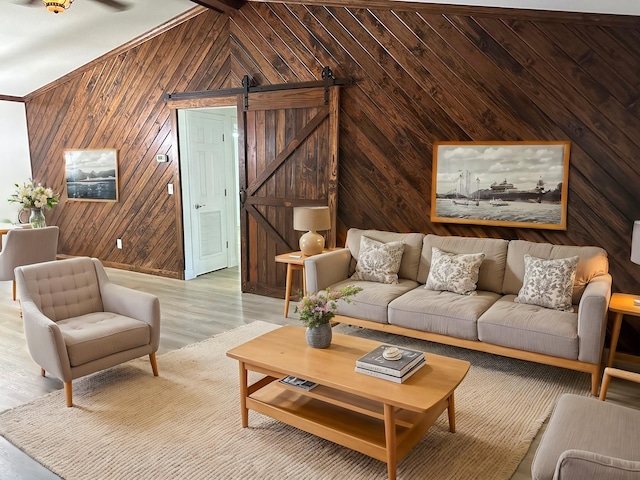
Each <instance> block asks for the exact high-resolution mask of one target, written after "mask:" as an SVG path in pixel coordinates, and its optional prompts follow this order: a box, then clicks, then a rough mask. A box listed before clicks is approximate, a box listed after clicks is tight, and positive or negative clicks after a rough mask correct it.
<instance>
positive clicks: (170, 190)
mask: <svg viewBox="0 0 640 480" xmlns="http://www.w3.org/2000/svg"><path fill="white" fill-rule="evenodd" d="M167 190H169V195H173V183H169V184H167Z"/></svg>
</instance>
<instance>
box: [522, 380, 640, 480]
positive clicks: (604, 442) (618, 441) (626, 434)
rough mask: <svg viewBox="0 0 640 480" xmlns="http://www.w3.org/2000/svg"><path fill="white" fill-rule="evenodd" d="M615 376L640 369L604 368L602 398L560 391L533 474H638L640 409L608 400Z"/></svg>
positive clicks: (630, 477)
mask: <svg viewBox="0 0 640 480" xmlns="http://www.w3.org/2000/svg"><path fill="white" fill-rule="evenodd" d="M611 377H617V378H621V379H624V380H630V381H633V382H637V383H640V374H638V373H635V372H627V371H624V370H619V369H617V368H609V367H608V368H605V370H604V377H603V379H602V389H601V391H600V400H602V401H599V400H596V399H594V398H587V397H581V396H578V395H572V394H565V395H563V396H562V397H560V400H558V403H557V405H556V408H555V409H554V411H553V415H552V416H551V419H550V420H549V425H548V426H547V429H546V431H545V432H544V435H543V436H542V439H541V441H540V445H539V446H538V449H537V450H536V454H535V457H534V459H533V464H532V465H531V478H532V480H551V479H553V480H584V479H592V478H593V479H598V480H638V479H639V478H640V448H638V442H639V441H640V410H635V409H633V408H628V407H624V406H621V405H616V404H613V403H609V402H604V399H605V397H606V395H607V389H608V387H609V382H610V381H611Z"/></svg>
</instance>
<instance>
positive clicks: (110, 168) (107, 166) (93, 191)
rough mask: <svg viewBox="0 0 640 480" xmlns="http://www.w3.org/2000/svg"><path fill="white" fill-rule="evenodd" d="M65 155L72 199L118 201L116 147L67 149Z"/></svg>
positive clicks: (68, 194) (69, 193)
mask: <svg viewBox="0 0 640 480" xmlns="http://www.w3.org/2000/svg"><path fill="white" fill-rule="evenodd" d="M64 158H65V178H66V181H67V196H68V197H69V200H72V201H73V200H82V201H89V202H117V201H118V152H117V150H116V149H113V148H108V149H102V150H100V149H96V150H65V151H64Z"/></svg>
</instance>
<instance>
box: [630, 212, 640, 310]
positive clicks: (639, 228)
mask: <svg viewBox="0 0 640 480" xmlns="http://www.w3.org/2000/svg"><path fill="white" fill-rule="evenodd" d="M631 261H632V262H633V263H637V264H638V265H640V220H636V221H635V222H633V234H632V236H631ZM633 304H634V305H635V306H636V307H640V299H639V298H636V299H635V300H634V301H633Z"/></svg>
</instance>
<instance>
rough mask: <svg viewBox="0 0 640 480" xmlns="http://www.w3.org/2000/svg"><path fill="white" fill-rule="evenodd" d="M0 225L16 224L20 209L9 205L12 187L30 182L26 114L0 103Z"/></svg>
mask: <svg viewBox="0 0 640 480" xmlns="http://www.w3.org/2000/svg"><path fill="white" fill-rule="evenodd" d="M0 145H2V151H1V152H0V166H1V167H2V168H0V171H1V172H2V173H1V174H0V222H11V223H15V222H17V221H18V211H19V210H20V205H19V204H16V203H9V202H8V198H9V197H10V196H11V194H13V192H14V191H15V186H14V184H16V183H18V184H21V183H22V182H24V181H25V180H28V179H29V178H31V157H30V156H29V137H28V136H27V112H26V109H25V105H24V103H22V102H6V101H1V100H0Z"/></svg>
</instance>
